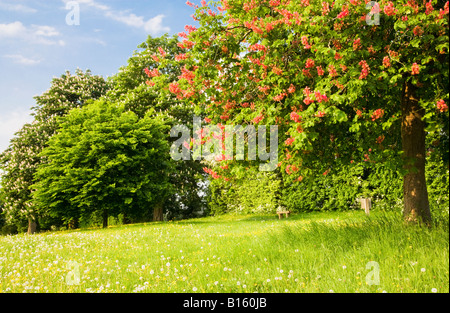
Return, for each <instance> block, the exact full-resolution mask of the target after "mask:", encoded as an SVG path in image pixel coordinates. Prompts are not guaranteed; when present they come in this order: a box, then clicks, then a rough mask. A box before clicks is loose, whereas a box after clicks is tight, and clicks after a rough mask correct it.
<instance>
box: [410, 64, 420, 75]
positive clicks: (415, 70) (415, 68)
mask: <svg viewBox="0 0 450 313" xmlns="http://www.w3.org/2000/svg"><path fill="white" fill-rule="evenodd" d="M419 73H420V66H419V64H417V63H413V65H412V66H411V75H417V74H419Z"/></svg>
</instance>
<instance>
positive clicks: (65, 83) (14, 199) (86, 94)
mask: <svg viewBox="0 0 450 313" xmlns="http://www.w3.org/2000/svg"><path fill="white" fill-rule="evenodd" d="M107 89H108V85H107V83H106V82H105V80H104V79H103V78H102V77H100V76H94V75H92V74H91V72H90V71H89V70H87V71H86V72H83V71H81V70H77V71H76V73H75V75H72V74H70V73H69V72H66V73H65V74H64V75H62V76H61V77H58V78H54V79H53V80H52V84H51V87H50V88H49V89H48V90H47V91H46V92H44V93H43V94H42V95H40V96H37V97H35V100H36V106H35V107H33V108H32V110H33V112H32V115H33V116H34V121H33V122H32V123H29V124H25V125H24V126H23V127H22V129H21V130H19V131H18V132H17V133H16V134H15V137H14V138H13V139H12V140H11V143H10V145H9V147H8V148H7V149H6V150H5V151H4V152H3V153H2V154H1V155H0V169H1V170H2V172H3V173H2V179H1V189H2V193H3V194H4V199H5V200H4V201H5V204H4V214H5V217H6V220H7V222H8V223H19V222H20V221H21V220H23V219H26V220H28V225H29V227H28V232H29V233H34V232H35V231H36V227H37V224H36V221H37V220H38V218H39V216H40V215H39V214H38V212H37V210H36V208H35V206H34V204H33V201H32V194H31V190H30V186H31V185H32V184H34V183H35V180H34V174H35V173H36V170H37V168H38V166H39V165H40V164H41V163H42V159H41V157H40V156H39V154H40V153H41V152H42V150H43V149H44V148H45V147H46V146H47V141H48V140H49V138H51V137H52V136H53V135H54V134H55V132H56V130H57V129H58V126H59V122H58V117H61V116H64V115H65V114H67V113H68V112H69V111H70V110H71V109H73V108H77V107H82V106H83V105H84V104H85V102H86V101H87V100H89V99H97V98H99V97H100V96H101V95H103V94H104V93H105V92H106V90H107Z"/></svg>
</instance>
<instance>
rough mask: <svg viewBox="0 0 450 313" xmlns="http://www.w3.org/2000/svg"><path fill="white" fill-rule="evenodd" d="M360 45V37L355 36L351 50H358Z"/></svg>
mask: <svg viewBox="0 0 450 313" xmlns="http://www.w3.org/2000/svg"><path fill="white" fill-rule="evenodd" d="M360 47H361V38H357V39H355V40H354V41H353V50H358V49H359V48H360Z"/></svg>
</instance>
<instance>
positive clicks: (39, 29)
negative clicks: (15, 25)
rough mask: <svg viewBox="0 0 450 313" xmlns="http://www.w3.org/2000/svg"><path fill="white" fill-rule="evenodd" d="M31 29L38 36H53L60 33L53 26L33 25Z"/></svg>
mask: <svg viewBox="0 0 450 313" xmlns="http://www.w3.org/2000/svg"><path fill="white" fill-rule="evenodd" d="M31 29H32V32H33V33H34V34H35V35H36V36H44V37H53V36H59V35H60V33H59V32H58V31H57V30H56V29H55V28H54V27H52V26H45V25H44V26H39V25H31Z"/></svg>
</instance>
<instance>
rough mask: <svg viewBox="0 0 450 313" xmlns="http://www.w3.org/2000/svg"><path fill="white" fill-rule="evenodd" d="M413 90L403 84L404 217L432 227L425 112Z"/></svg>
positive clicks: (409, 83) (406, 219) (407, 220)
mask: <svg viewBox="0 0 450 313" xmlns="http://www.w3.org/2000/svg"><path fill="white" fill-rule="evenodd" d="M415 89H416V87H415V86H414V85H413V84H412V83H411V82H405V83H404V86H403V94H402V102H401V108H402V125H401V133H402V149H403V153H404V159H405V161H406V164H405V168H406V170H407V173H406V175H405V176H404V177H403V199H404V210H403V218H404V220H405V221H406V222H408V223H417V222H423V223H425V224H427V225H430V224H431V212H430V204H429V202H428V191H427V184H426V179H425V152H426V149H425V136H426V134H425V123H424V121H423V116H424V110H423V109H422V108H421V107H420V105H419V100H418V99H417V98H416V93H415V91H416V90H415Z"/></svg>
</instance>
